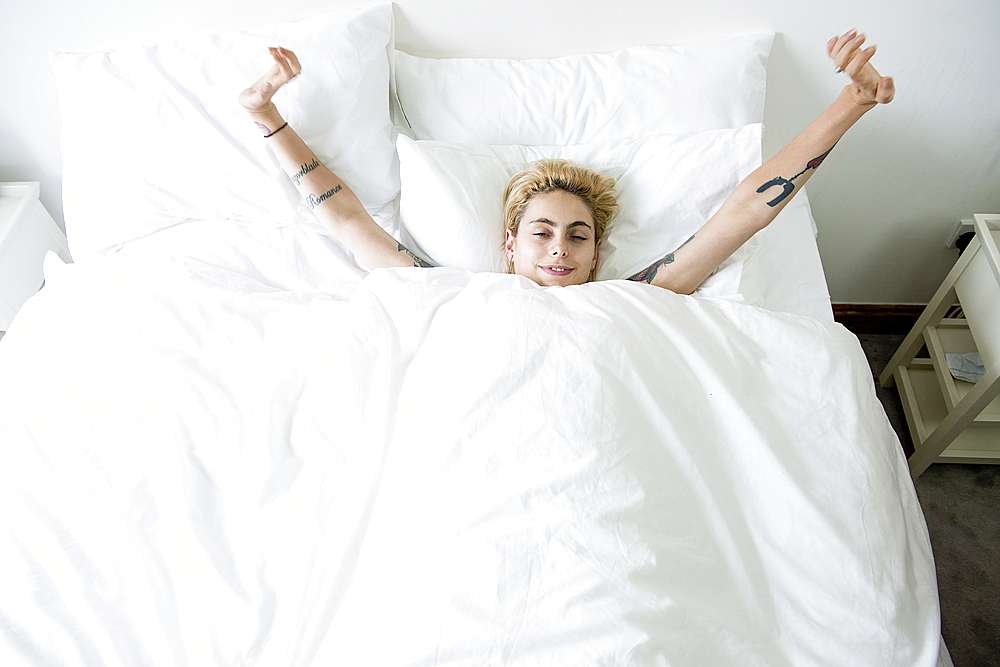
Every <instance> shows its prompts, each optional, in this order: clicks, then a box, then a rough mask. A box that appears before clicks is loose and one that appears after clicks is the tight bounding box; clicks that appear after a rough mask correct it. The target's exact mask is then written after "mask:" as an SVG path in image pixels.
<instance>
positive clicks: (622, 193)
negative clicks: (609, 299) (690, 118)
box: [396, 123, 761, 295]
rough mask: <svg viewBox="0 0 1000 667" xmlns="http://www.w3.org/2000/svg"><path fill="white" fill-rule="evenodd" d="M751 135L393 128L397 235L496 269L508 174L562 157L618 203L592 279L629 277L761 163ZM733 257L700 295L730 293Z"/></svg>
mask: <svg viewBox="0 0 1000 667" xmlns="http://www.w3.org/2000/svg"><path fill="white" fill-rule="evenodd" d="M760 136H761V125H760V124H757V123H755V124H751V125H746V126H744V127H741V128H737V129H731V130H712V131H707V132H701V133H698V134H695V135H690V136H669V135H668V136H660V137H650V138H646V139H637V140H631V141H624V142H605V143H598V144H576V145H569V146H535V147H532V146H487V145H473V144H455V143H447V142H434V141H414V140H412V139H410V138H408V137H405V136H402V135H400V137H399V139H398V140H397V142H396V146H397V150H398V152H399V158H400V183H401V187H402V189H401V194H400V220H401V228H402V229H401V233H402V239H403V242H404V243H405V244H407V247H410V248H411V250H413V251H414V252H416V253H417V254H418V255H421V256H423V257H425V258H426V259H428V260H429V261H431V262H433V263H435V264H438V265H440V266H452V267H458V268H464V269H468V270H470V271H503V266H504V262H503V251H502V245H503V234H504V230H503V211H502V207H503V191H504V188H505V186H506V185H507V182H508V181H509V180H510V178H511V177H512V176H513V175H514V174H515V173H517V172H518V171H520V170H521V169H523V168H524V166H525V165H526V164H528V163H529V162H532V161H534V160H539V159H542V158H547V157H555V158H563V159H567V160H572V161H574V162H577V163H580V164H584V165H586V166H589V167H591V168H593V169H595V170H597V171H599V172H601V173H603V174H607V175H608V176H611V177H613V178H615V180H616V181H617V185H616V190H617V193H618V201H619V205H620V210H619V214H618V216H617V217H616V218H615V220H614V221H612V223H611V225H610V227H609V229H608V231H607V233H606V234H605V238H604V240H603V241H602V244H601V252H600V260H599V263H598V269H597V277H598V279H600V280H606V279H614V278H628V277H630V276H633V275H635V274H636V273H638V272H639V271H641V270H642V269H644V268H646V267H648V266H649V265H650V264H652V263H653V262H655V261H656V260H658V259H660V258H662V257H664V256H665V255H666V254H667V253H670V252H673V251H674V250H676V249H677V248H678V247H680V246H681V245H682V244H683V243H684V242H685V241H686V240H687V239H688V238H690V236H691V235H692V234H694V233H695V232H696V231H697V230H698V229H700V228H701V226H702V225H703V224H705V222H706V221H707V220H708V219H709V218H710V217H711V215H712V214H713V213H714V212H715V211H716V210H718V208H719V207H720V206H721V205H722V203H723V202H724V201H725V199H726V198H727V197H728V196H729V194H730V193H731V192H732V191H733V190H734V189H735V188H736V186H737V185H738V184H739V183H740V181H742V180H743V179H744V178H745V177H746V176H748V175H749V174H750V172H752V171H753V170H754V169H756V168H757V167H758V166H760V162H761V154H760ZM742 257H743V255H742V254H741V253H737V254H736V255H734V256H733V258H731V259H730V260H729V261H727V262H726V263H725V264H724V265H723V267H722V268H721V269H720V271H718V272H717V274H716V275H715V276H714V277H713V279H712V280H711V281H710V283H706V285H705V286H704V287H705V290H703V291H702V293H703V294H712V295H730V294H736V292H737V289H738V288H739V280H740V275H741V266H742ZM709 288H711V289H709ZM706 290H707V291H706Z"/></svg>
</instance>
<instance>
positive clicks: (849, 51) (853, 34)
mask: <svg viewBox="0 0 1000 667" xmlns="http://www.w3.org/2000/svg"><path fill="white" fill-rule="evenodd" d="M864 43H865V36H864V35H859V34H858V33H857V31H855V30H851V31H849V32H846V33H844V35H843V36H841V37H840V39H838V40H837V44H836V45H835V46H834V49H833V61H834V62H835V63H837V67H839V68H840V69H843V70H846V69H847V63H849V62H850V61H851V57H852V56H853V55H854V52H855V51H857V50H858V49H859V48H861V45H862V44H864Z"/></svg>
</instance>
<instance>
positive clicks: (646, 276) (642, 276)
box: [629, 236, 694, 285]
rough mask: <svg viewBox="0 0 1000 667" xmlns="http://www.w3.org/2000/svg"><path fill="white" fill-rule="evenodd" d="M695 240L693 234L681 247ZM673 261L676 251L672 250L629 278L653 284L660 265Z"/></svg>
mask: <svg viewBox="0 0 1000 667" xmlns="http://www.w3.org/2000/svg"><path fill="white" fill-rule="evenodd" d="M693 240H694V236H692V237H691V238H689V239H688V240H687V241H685V242H684V243H682V244H681V248H683V247H684V246H686V245H687V244H688V243H691V241H693ZM678 250H680V248H678ZM674 252H677V251H676V250H675V251H674ZM673 263H674V253H673V252H672V253H670V254H669V255H667V256H666V257H664V258H663V259H661V260H657V261H656V262H653V264H652V265H650V266H649V267H648V268H646V269H643V270H642V271H640V272H639V273H637V274H635V275H634V276H632V277H631V278H629V280H634V281H635V282H637V283H647V284H649V285H652V284H653V278H655V277H656V272H657V271H659V269H660V267H661V266H666V265H667V264H673Z"/></svg>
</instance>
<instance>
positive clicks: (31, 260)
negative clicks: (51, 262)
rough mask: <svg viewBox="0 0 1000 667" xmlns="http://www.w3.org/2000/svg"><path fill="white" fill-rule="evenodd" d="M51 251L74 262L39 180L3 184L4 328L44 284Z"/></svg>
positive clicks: (0, 291) (0, 318)
mask: <svg viewBox="0 0 1000 667" xmlns="http://www.w3.org/2000/svg"><path fill="white" fill-rule="evenodd" d="M49 250H52V251H54V252H56V253H58V255H59V256H60V257H61V258H62V259H63V260H65V261H67V262H68V261H70V255H69V248H68V247H67V246H66V235H65V234H63V232H62V230H61V229H59V226H58V225H57V224H56V222H55V220H53V219H52V216H51V215H49V212H48V211H46V210H45V207H44V206H42V204H41V202H40V201H38V183H36V182H25V183H0V331H6V330H7V327H8V326H10V323H11V320H13V319H14V315H16V314H17V311H18V309H19V308H20V307H21V305H22V304H23V303H24V302H25V301H27V300H28V297H30V296H31V295H32V294H34V293H35V292H37V291H38V288H39V287H41V286H42V259H43V258H44V257H45V253H46V252H48V251H49Z"/></svg>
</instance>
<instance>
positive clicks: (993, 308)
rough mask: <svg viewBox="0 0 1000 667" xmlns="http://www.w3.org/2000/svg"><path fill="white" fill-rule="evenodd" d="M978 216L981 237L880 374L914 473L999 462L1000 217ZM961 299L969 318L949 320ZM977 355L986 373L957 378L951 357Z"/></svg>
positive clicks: (967, 249) (973, 241)
mask: <svg viewBox="0 0 1000 667" xmlns="http://www.w3.org/2000/svg"><path fill="white" fill-rule="evenodd" d="M975 217H976V236H975V238H974V239H973V240H972V242H971V243H969V245H968V247H967V248H966V249H965V252H963V253H962V256H961V257H959V259H958V262H957V263H956V264H955V267H954V268H953V269H952V270H951V272H950V273H949V274H948V277H947V278H945V281H944V283H942V285H941V287H940V289H938V291H937V293H936V294H935V295H934V298H932V299H931V302H930V303H929V304H927V308H926V309H924V312H923V313H922V314H921V315H920V319H918V320H917V323H916V324H915V325H914V326H913V329H912V330H911V331H910V333H909V335H907V337H906V339H905V340H904V341H903V344H902V345H900V347H899V350H897V352H896V354H895V355H893V358H892V359H891V360H890V361H889V364H888V366H886V369H885V371H884V372H883V373H882V375H881V376H880V377H879V381H880V382H881V383H882V386H883V387H888V386H891V385H892V384H893V383H895V384H896V385H897V387H898V389H899V396H900V398H901V399H902V402H903V412H904V413H905V414H906V421H907V425H908V426H909V429H910V434H911V435H912V436H913V446H914V450H915V451H914V453H913V455H912V456H910V461H909V463H910V474H911V475H912V476H913V477H916V476H918V475H919V474H920V473H922V472H923V471H924V470H926V469H927V466H929V465H930V464H931V463H934V462H935V461H942V462H956V463H1000V251H998V246H1000V215H983V214H979V215H976V216H975ZM956 301H958V302H959V303H960V304H961V306H962V311H963V314H964V318H961V319H957V318H956V319H952V318H945V317H944V315H945V313H947V312H948V310H949V309H951V308H952V307H953V305H954V304H955V302H956ZM925 345H926V347H927V351H928V355H929V358H917V356H916V355H917V354H918V353H919V352H920V350H921V348H922V347H924V346H925ZM975 352H978V353H979V354H980V355H981V356H982V362H983V363H982V365H983V366H984V367H985V369H986V372H985V374H984V375H983V376H982V377H981V378H980V379H979V380H978V381H976V382H966V381H963V380H956V379H954V378H953V377H952V374H951V372H950V370H949V367H948V361H947V358H946V355H947V354H968V353H975Z"/></svg>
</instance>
